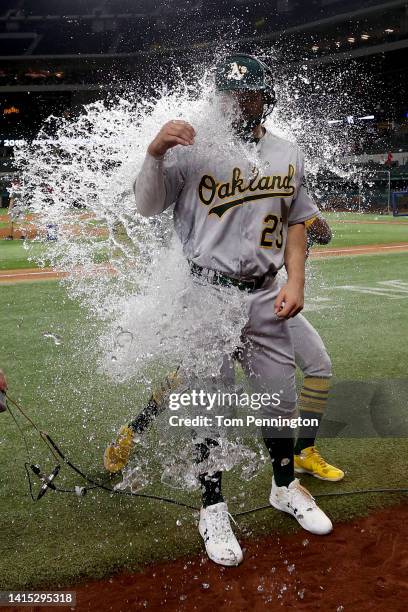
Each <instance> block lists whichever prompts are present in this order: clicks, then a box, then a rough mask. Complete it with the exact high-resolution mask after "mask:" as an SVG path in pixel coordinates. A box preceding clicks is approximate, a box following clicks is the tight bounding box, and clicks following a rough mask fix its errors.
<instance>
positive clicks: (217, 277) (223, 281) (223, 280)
mask: <svg viewBox="0 0 408 612" xmlns="http://www.w3.org/2000/svg"><path fill="white" fill-rule="evenodd" d="M189 264H190V270H191V273H192V274H193V275H194V276H201V277H203V278H205V279H206V280H207V281H208V282H209V283H211V285H222V286H223V287H237V288H238V289H241V291H248V293H252V292H253V291H256V290H257V289H260V288H261V287H262V285H263V284H264V282H265V280H266V279H267V278H270V277H274V276H276V274H277V272H275V273H267V274H263V275H262V276H257V277H255V278H253V279H252V280H239V279H238V278H233V277H232V276H227V275H226V274H222V273H221V272H218V271H217V270H210V269H209V268H202V267H201V266H199V265H198V264H196V263H194V262H193V261H189Z"/></svg>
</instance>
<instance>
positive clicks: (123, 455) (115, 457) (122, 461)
mask: <svg viewBox="0 0 408 612" xmlns="http://www.w3.org/2000/svg"><path fill="white" fill-rule="evenodd" d="M134 435H135V432H134V431H133V429H132V428H131V427H129V426H128V425H124V426H123V427H121V428H120V430H119V433H118V436H117V438H116V440H115V442H113V443H112V444H110V445H109V446H108V447H107V449H106V450H105V452H104V455H103V465H104V466H105V469H106V470H107V471H108V472H110V473H111V474H115V473H116V472H119V471H120V470H123V468H124V467H125V466H126V465H127V463H128V461H129V459H130V455H131V453H132V450H133V447H134V445H135V443H134Z"/></svg>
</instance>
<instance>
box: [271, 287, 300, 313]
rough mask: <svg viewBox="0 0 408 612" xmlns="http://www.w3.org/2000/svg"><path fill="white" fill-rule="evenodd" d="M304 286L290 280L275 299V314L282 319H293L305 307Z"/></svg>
mask: <svg viewBox="0 0 408 612" xmlns="http://www.w3.org/2000/svg"><path fill="white" fill-rule="evenodd" d="M303 306H304V288H303V284H301V283H291V282H288V283H287V284H286V285H285V286H284V287H282V289H281V290H280V291H279V293H278V296H277V298H276V300H275V314H276V315H277V316H278V317H279V318H280V319H291V318H292V317H296V315H297V314H299V312H300V311H301V310H302V309H303Z"/></svg>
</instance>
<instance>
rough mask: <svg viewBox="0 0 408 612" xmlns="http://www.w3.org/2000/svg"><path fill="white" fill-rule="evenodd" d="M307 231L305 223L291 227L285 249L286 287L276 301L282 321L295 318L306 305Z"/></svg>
mask: <svg viewBox="0 0 408 612" xmlns="http://www.w3.org/2000/svg"><path fill="white" fill-rule="evenodd" d="M305 259H306V229H305V225H304V223H296V224H294V225H291V226H289V228H288V237H287V241H286V248H285V267H286V270H287V273H288V280H287V283H286V285H284V286H283V287H282V289H281V290H280V291H279V294H278V296H277V298H276V300H275V314H276V315H277V316H278V317H280V318H281V319H290V318H291V317H295V316H296V315H297V314H298V313H299V312H300V311H301V310H302V309H303V305H304V290H305Z"/></svg>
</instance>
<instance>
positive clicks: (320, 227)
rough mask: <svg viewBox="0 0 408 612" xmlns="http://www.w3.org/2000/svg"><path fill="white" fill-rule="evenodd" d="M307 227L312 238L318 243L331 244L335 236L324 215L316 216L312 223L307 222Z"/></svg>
mask: <svg viewBox="0 0 408 612" xmlns="http://www.w3.org/2000/svg"><path fill="white" fill-rule="evenodd" d="M306 228H307V233H308V236H309V238H310V240H311V241H312V242H315V243H317V244H329V242H330V240H331V239H332V238H333V234H332V231H331V229H330V226H329V224H328V223H327V221H326V219H324V218H323V217H320V216H318V217H315V218H314V219H313V220H312V223H310V224H309V225H308V224H307V223H306Z"/></svg>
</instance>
